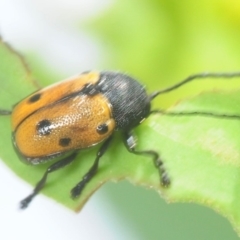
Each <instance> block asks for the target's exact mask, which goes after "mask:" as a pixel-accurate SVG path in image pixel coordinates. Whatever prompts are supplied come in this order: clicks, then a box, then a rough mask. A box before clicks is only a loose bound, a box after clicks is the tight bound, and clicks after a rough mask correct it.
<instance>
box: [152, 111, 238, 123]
mask: <svg viewBox="0 0 240 240" xmlns="http://www.w3.org/2000/svg"><path fill="white" fill-rule="evenodd" d="M156 113H160V114H163V115H169V116H203V117H215V118H226V119H232V120H239V119H240V115H235V114H232V115H231V114H229V115H228V114H221V113H211V112H198V111H195V112H171V111H166V110H162V109H158V110H152V111H151V112H150V114H156Z"/></svg>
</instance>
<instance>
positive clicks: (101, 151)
mask: <svg viewBox="0 0 240 240" xmlns="http://www.w3.org/2000/svg"><path fill="white" fill-rule="evenodd" d="M111 140H112V136H111V137H109V138H108V139H107V140H106V141H105V142H104V143H103V145H102V146H101V147H100V149H99V150H98V152H97V157H96V159H95V161H94V163H93V165H92V166H91V168H90V169H89V170H88V172H87V173H86V174H85V175H84V176H83V178H82V180H81V181H80V182H79V183H78V184H77V185H76V186H75V187H74V188H73V189H72V190H71V196H72V198H73V199H75V198H77V197H79V195H80V194H81V192H82V190H83V189H84V187H85V185H86V184H87V183H88V182H89V181H90V180H91V179H92V178H93V176H94V175H95V174H96V173H97V170H98V163H99V160H100V158H101V157H102V156H103V154H104V153H105V152H106V150H107V149H108V147H109V145H110V143H111Z"/></svg>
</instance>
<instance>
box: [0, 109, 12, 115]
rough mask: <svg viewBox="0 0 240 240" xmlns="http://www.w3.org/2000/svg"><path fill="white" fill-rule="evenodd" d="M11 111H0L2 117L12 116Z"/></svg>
mask: <svg viewBox="0 0 240 240" xmlns="http://www.w3.org/2000/svg"><path fill="white" fill-rule="evenodd" d="M11 113H12V112H11V111H10V110H5V109H0V115H11Z"/></svg>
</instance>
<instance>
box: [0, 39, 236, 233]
mask: <svg viewBox="0 0 240 240" xmlns="http://www.w3.org/2000/svg"><path fill="white" fill-rule="evenodd" d="M0 59H2V60H4V64H3V65H2V66H1V69H0V74H1V75H0V78H1V86H3V88H1V89H4V91H2V90H1V94H0V98H1V102H2V103H6V105H10V104H12V103H11V101H12V98H11V97H7V95H10V96H15V95H16V98H17V97H18V96H22V94H28V93H29V92H30V91H32V90H33V88H34V85H35V83H34V82H33V80H32V78H31V74H30V72H29V70H28V69H27V68H26V65H25V63H24V62H23V59H22V57H20V56H19V55H18V54H17V53H16V52H15V51H13V50H12V49H11V48H9V46H7V45H5V44H4V43H3V42H1V44H0ZM3 66H4V67H3ZM6 84H7V85H6ZM3 92H4V94H2V93H3ZM239 101H240V99H239V91H236V92H227V93H223V92H210V93H205V94H202V95H199V96H198V97H195V98H192V99H190V100H187V101H184V102H182V103H181V104H178V105H177V106H175V107H174V108H172V109H171V111H191V110H194V111H196V110H199V111H203V110H207V111H209V112H217V113H228V114H237V113H238V112H239V109H238V106H239ZM0 129H1V130H0V134H1V139H0V149H1V151H0V156H1V158H2V159H3V160H4V162H5V163H6V164H7V165H8V166H9V167H10V168H11V169H12V170H13V171H14V172H16V174H17V175H19V176H20V177H21V178H23V179H25V180H26V181H28V182H30V183H31V184H33V185H34V184H35V183H36V182H37V181H38V180H39V179H40V178H41V177H42V175H43V173H44V170H45V169H46V167H47V165H49V164H47V165H42V166H37V167H31V166H25V165H24V164H23V163H21V162H20V161H19V160H18V157H17V155H16V154H15V153H14V151H13V148H12V144H11V129H10V119H9V117H7V116H2V117H1V121H0ZM239 132H240V125H239V121H237V120H229V119H224V118H223V119H219V118H209V117H201V116H195V117H186V116H175V117H173V116H161V115H159V114H155V115H154V116H151V117H149V119H147V120H146V121H145V122H144V123H143V124H142V125H140V126H139V127H138V128H137V129H136V134H137V136H138V149H152V150H155V151H158V152H159V153H160V154H161V158H162V159H163V161H164V164H165V167H166V169H167V171H168V174H169V176H170V178H171V182H172V183H171V186H170V187H169V188H167V189H163V188H162V187H161V186H160V181H159V179H160V178H159V174H158V171H157V169H156V168H155V167H154V165H153V162H152V160H151V159H150V158H147V157H144V156H136V155H133V154H130V153H129V152H127V151H126V149H125V148H124V146H123V144H122V143H121V139H120V136H119V135H120V134H116V136H117V137H116V139H115V141H114V143H113V144H112V146H111V149H110V150H109V151H108V152H107V153H106V155H105V156H104V157H103V158H102V160H101V162H100V167H99V171H98V173H97V175H96V176H95V177H94V178H93V180H92V181H91V182H90V183H89V184H88V185H87V187H86V188H85V189H84V191H83V194H82V195H81V197H80V198H79V199H78V200H76V201H73V200H72V199H70V197H69V191H70V189H71V188H72V187H73V186H75V184H76V183H77V182H78V181H79V180H81V177H82V176H83V175H84V173H86V171H87V170H88V169H89V167H90V166H91V164H92V163H93V160H94V158H95V155H96V151H97V149H98V148H99V146H98V147H94V148H93V149H89V150H87V151H81V152H80V153H79V156H78V158H77V160H76V161H75V162H74V163H73V164H72V165H71V166H68V167H66V168H64V169H62V170H59V171H58V172H56V173H52V174H50V176H49V179H48V182H47V184H46V187H45V188H44V190H43V191H42V192H43V193H44V194H46V195H47V196H49V197H51V198H53V199H55V200H57V201H58V202H60V203H62V204H64V205H65V206H67V207H69V208H71V209H74V210H76V211H77V210H80V209H81V208H82V206H83V205H84V203H85V202H86V201H87V199H88V198H89V197H90V196H91V195H92V194H93V193H94V191H96V190H97V188H99V187H100V186H101V185H102V184H103V183H104V182H106V181H110V180H111V181H118V180H121V179H128V180H129V181H131V182H132V183H134V184H136V185H144V186H146V187H148V188H153V189H155V190H156V191H159V192H161V195H162V196H163V197H164V198H165V199H166V200H167V201H170V202H173V201H174V202H177V201H180V202H183V201H184V202H190V201H191V202H197V203H201V204H204V205H207V206H210V207H211V208H213V209H215V210H217V211H218V212H220V213H221V214H222V215H224V216H226V217H227V218H228V219H229V220H230V221H231V222H232V224H233V226H234V227H235V229H236V230H237V231H238V232H240V210H239V209H240V206H239V197H240V196H239V191H238V186H239V180H240V175H239V166H240V153H239V150H240V148H239V146H240V138H239Z"/></svg>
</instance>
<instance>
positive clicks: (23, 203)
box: [20, 152, 77, 209]
mask: <svg viewBox="0 0 240 240" xmlns="http://www.w3.org/2000/svg"><path fill="white" fill-rule="evenodd" d="M76 156H77V153H76V152H74V153H72V154H71V155H69V156H67V157H65V158H63V159H61V160H59V161H58V162H55V163H54V164H52V165H51V166H49V167H48V169H47V170H46V172H45V173H44V175H43V177H42V179H41V180H40V181H39V182H38V183H37V185H36V187H35V188H34V190H33V192H32V194H30V195H29V196H28V197H26V198H24V199H23V200H22V201H21V202H20V208H21V209H24V208H27V206H28V205H29V203H30V202H31V201H32V199H33V198H34V197H35V196H36V195H37V194H38V193H39V192H40V191H41V189H43V187H44V185H45V183H46V181H47V177H48V174H49V173H51V172H54V171H56V170H58V169H60V168H63V167H65V166H67V165H68V164H70V163H71V162H73V161H74V159H75V158H76Z"/></svg>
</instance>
